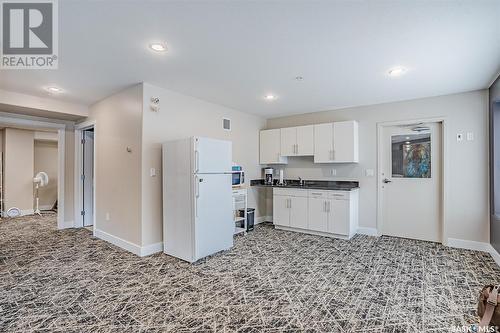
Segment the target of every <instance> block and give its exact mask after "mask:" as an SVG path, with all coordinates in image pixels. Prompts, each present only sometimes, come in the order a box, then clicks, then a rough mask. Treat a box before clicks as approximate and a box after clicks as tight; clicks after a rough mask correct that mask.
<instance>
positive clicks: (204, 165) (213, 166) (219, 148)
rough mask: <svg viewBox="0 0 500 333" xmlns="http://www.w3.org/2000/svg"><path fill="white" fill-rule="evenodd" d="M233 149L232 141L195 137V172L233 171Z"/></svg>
mask: <svg viewBox="0 0 500 333" xmlns="http://www.w3.org/2000/svg"><path fill="white" fill-rule="evenodd" d="M232 149H233V148H232V143H231V141H225V140H217V139H210V138H201V137H195V138H194V169H195V170H194V172H195V173H222V172H231V166H232V159H233V158H232V156H233V155H232V154H233V153H232Z"/></svg>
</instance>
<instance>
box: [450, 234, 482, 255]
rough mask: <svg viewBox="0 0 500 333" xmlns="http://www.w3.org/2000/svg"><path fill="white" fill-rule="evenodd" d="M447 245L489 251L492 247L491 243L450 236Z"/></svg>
mask: <svg viewBox="0 0 500 333" xmlns="http://www.w3.org/2000/svg"><path fill="white" fill-rule="evenodd" d="M447 245H448V246H449V247H456V248H459V249H466V250H474V251H483V252H488V253H489V252H490V249H491V245H490V244H489V243H483V242H476V241H470V240H465V239H458V238H448V244H447Z"/></svg>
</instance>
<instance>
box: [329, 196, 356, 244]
mask: <svg viewBox="0 0 500 333" xmlns="http://www.w3.org/2000/svg"><path fill="white" fill-rule="evenodd" d="M328 213H329V215H328V222H329V231H330V232H332V233H334V234H338V235H344V236H347V235H349V226H350V225H349V223H350V221H351V220H350V216H349V200H342V199H330V200H329V202H328Z"/></svg>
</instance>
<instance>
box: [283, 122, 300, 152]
mask: <svg viewBox="0 0 500 333" xmlns="http://www.w3.org/2000/svg"><path fill="white" fill-rule="evenodd" d="M296 151H297V127H288V128H282V129H281V155H282V156H294V155H296Z"/></svg>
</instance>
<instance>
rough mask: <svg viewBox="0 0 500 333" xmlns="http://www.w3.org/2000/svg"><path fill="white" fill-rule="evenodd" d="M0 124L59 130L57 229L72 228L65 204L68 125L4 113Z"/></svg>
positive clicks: (1, 113)
mask: <svg viewBox="0 0 500 333" xmlns="http://www.w3.org/2000/svg"><path fill="white" fill-rule="evenodd" d="M0 123H1V124H2V125H4V126H6V127H8V126H13V127H21V128H26V129H30V130H34V131H36V130H37V129H38V130H44V129H45V130H57V229H65V228H71V227H72V223H71V222H65V221H64V214H65V204H64V196H65V195H64V191H65V183H64V180H65V177H66V175H65V171H66V169H65V167H66V165H65V161H66V148H65V147H66V141H65V139H66V124H64V123H52V122H48V121H42V120H32V119H26V118H17V117H13V116H12V115H10V114H8V113H4V112H0Z"/></svg>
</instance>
